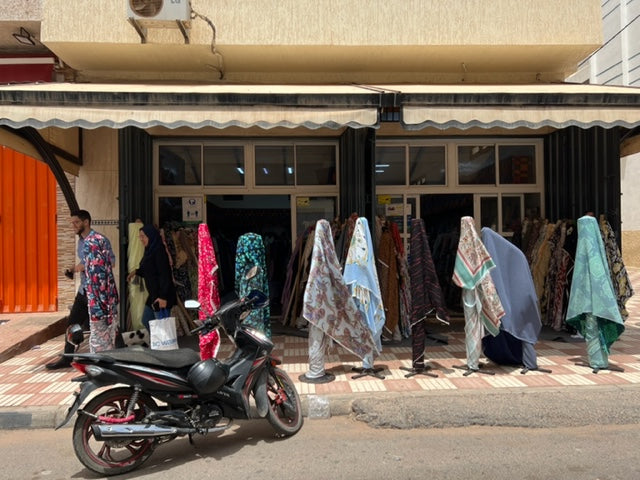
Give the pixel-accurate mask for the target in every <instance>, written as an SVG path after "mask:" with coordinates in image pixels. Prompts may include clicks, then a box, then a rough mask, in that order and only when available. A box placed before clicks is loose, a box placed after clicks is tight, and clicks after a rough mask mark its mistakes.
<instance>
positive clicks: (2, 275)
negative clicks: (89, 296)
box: [0, 147, 58, 313]
mask: <svg viewBox="0 0 640 480" xmlns="http://www.w3.org/2000/svg"><path fill="white" fill-rule="evenodd" d="M57 277H58V275H57V229H56V181H55V178H54V176H53V174H52V173H51V171H50V170H49V167H48V166H47V165H46V164H44V163H43V162H40V161H38V160H36V159H34V158H31V157H28V156H26V155H24V154H22V153H19V152H16V151H15V150H12V149H10V148H7V147H1V150H0V311H1V312H10V313H21V312H25V313H26V312H53V311H56V310H57V307H58V306H57V297H58V278H57Z"/></svg>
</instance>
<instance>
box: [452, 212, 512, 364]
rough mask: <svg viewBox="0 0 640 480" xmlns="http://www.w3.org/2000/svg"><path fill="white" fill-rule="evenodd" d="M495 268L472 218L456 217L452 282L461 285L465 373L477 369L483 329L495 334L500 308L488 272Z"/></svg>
mask: <svg viewBox="0 0 640 480" xmlns="http://www.w3.org/2000/svg"><path fill="white" fill-rule="evenodd" d="M494 267H495V264H494V263H493V260H492V259H491V256H490V255H489V252H487V249H486V248H485V246H484V245H483V244H482V241H481V240H480V237H479V236H478V232H477V231H476V228H475V223H474V220H473V218H472V217H462V218H461V219H460V240H459V243H458V252H457V255H456V263H455V268H454V271H453V282H454V283H455V284H456V285H458V286H459V287H461V288H462V302H463V309H464V318H465V327H464V331H465V344H466V350H467V365H466V369H467V370H468V372H467V374H468V373H471V372H477V371H478V370H479V368H480V366H479V360H480V354H481V352H482V337H483V336H484V330H486V331H487V332H488V333H489V334H491V335H493V336H496V335H498V333H500V320H501V319H502V317H503V316H504V309H503V307H502V304H501V303H500V298H499V297H498V294H497V292H496V287H495V285H494V283H493V280H491V275H489V272H490V271H491V269H492V268H494Z"/></svg>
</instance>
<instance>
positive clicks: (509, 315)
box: [482, 227, 542, 345]
mask: <svg viewBox="0 0 640 480" xmlns="http://www.w3.org/2000/svg"><path fill="white" fill-rule="evenodd" d="M482 243H484V246H485V247H486V249H487V251H488V252H489V254H490V255H491V258H492V259H493V263H495V265H496V268H494V269H492V270H491V279H492V280H493V283H494V285H495V286H496V291H497V292H498V296H499V297H500V303H502V307H503V308H504V311H505V315H504V317H502V324H501V326H500V328H501V330H505V331H507V332H509V333H510V334H511V335H513V336H514V337H515V338H517V339H518V340H522V341H524V342H528V343H531V344H534V345H535V343H536V342H537V341H538V336H539V335H540V330H541V329H542V321H541V320H540V309H539V307H538V296H537V295H536V289H535V286H534V284H533V278H532V277H531V270H530V269H529V263H528V262H527V258H526V257H525V255H524V253H522V251H521V250H520V249H519V248H518V247H516V246H515V245H514V244H513V243H511V242H510V241H508V240H506V239H505V238H504V237H503V236H502V235H500V234H499V233H496V232H494V231H493V230H491V229H490V228H488V227H484V228H483V229H482Z"/></svg>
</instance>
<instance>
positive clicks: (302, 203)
mask: <svg viewBox="0 0 640 480" xmlns="http://www.w3.org/2000/svg"><path fill="white" fill-rule="evenodd" d="M296 205H297V206H298V207H308V206H309V197H296Z"/></svg>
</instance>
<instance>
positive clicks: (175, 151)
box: [159, 145, 201, 185]
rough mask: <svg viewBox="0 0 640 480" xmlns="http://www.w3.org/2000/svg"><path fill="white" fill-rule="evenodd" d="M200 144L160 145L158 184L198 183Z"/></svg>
mask: <svg viewBox="0 0 640 480" xmlns="http://www.w3.org/2000/svg"><path fill="white" fill-rule="evenodd" d="M200 152H201V149H200V145H160V147H159V157H160V185H200V184H201V174H200V163H201V162H200Z"/></svg>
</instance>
